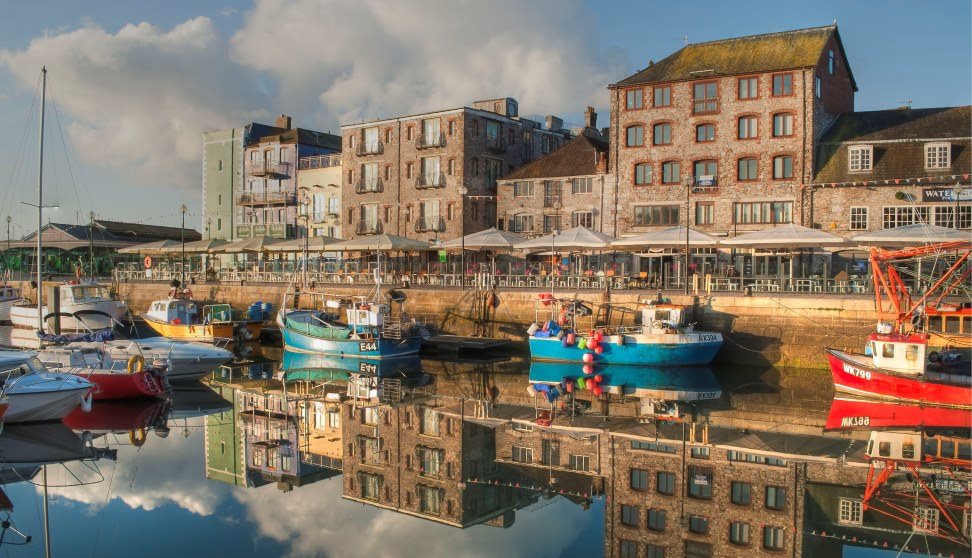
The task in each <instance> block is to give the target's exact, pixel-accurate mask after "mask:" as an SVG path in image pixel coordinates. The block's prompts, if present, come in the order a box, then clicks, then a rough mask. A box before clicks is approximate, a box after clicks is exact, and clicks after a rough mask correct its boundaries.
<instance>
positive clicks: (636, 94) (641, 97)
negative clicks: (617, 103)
mask: <svg viewBox="0 0 972 558" xmlns="http://www.w3.org/2000/svg"><path fill="white" fill-rule="evenodd" d="M644 102H645V94H644V91H642V90H641V89H632V90H630V91H628V92H627V93H626V94H625V103H624V107H625V108H626V109H628V110H632V109H640V108H642V107H643V106H644Z"/></svg>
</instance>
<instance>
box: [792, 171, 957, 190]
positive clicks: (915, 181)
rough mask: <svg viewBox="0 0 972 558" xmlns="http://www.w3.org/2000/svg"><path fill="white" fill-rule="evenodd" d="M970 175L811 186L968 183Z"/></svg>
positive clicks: (831, 183) (829, 183)
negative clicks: (936, 182)
mask: <svg viewBox="0 0 972 558" xmlns="http://www.w3.org/2000/svg"><path fill="white" fill-rule="evenodd" d="M969 176H970V174H968V173H965V174H951V175H949V174H943V175H940V176H920V177H912V178H887V179H879V180H857V181H854V182H819V183H813V184H810V185H811V186H820V187H823V188H836V187H838V186H880V185H888V184H902V183H904V184H916V185H917V184H921V183H922V182H934V181H943V182H944V181H953V180H955V181H958V180H964V181H966V182H968V180H969Z"/></svg>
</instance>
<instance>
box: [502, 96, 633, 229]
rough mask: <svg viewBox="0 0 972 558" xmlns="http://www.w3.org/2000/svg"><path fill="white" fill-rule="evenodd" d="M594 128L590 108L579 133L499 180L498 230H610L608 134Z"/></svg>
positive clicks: (611, 197)
mask: <svg viewBox="0 0 972 558" xmlns="http://www.w3.org/2000/svg"><path fill="white" fill-rule="evenodd" d="M596 126H597V115H596V114H595V113H594V109H593V108H592V107H588V108H587V114H586V122H585V127H584V130H583V131H582V132H581V134H580V135H578V136H577V137H576V138H574V139H572V140H570V141H569V142H567V143H566V144H564V146H563V147H561V148H559V149H556V150H554V151H553V152H551V153H550V154H549V155H545V156H543V157H541V158H539V159H537V160H535V161H532V162H530V163H527V164H526V165H523V166H522V167H520V168H518V169H516V170H515V171H513V172H512V173H510V174H508V175H506V176H505V177H503V179H502V180H500V181H498V182H497V188H496V194H497V196H496V197H497V202H496V203H497V227H498V228H500V229H505V230H509V231H513V232H518V233H520V234H523V235H525V236H539V235H544V234H549V233H550V232H551V231H553V230H554V229H567V228H571V227H576V226H585V227H587V228H589V229H592V230H596V231H599V232H603V233H606V234H610V233H611V232H612V231H613V228H612V227H613V221H612V219H611V218H610V216H611V215H613V212H612V210H611V208H612V207H613V205H614V195H615V191H616V189H615V175H614V174H613V173H611V172H609V171H608V168H609V161H608V151H609V147H608V141H607V137H605V136H602V135H601V134H600V133H599V132H598V131H597V128H596ZM605 215H608V218H607V219H605Z"/></svg>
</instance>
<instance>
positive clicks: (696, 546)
mask: <svg viewBox="0 0 972 558" xmlns="http://www.w3.org/2000/svg"><path fill="white" fill-rule="evenodd" d="M711 556H712V545H710V544H708V543H701V542H696V541H685V558H710V557H711Z"/></svg>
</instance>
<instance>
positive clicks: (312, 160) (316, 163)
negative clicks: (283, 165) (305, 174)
mask: <svg viewBox="0 0 972 558" xmlns="http://www.w3.org/2000/svg"><path fill="white" fill-rule="evenodd" d="M340 166H341V154H340V153H335V154H333V155H311V156H309V157H301V158H300V161H298V163H297V168H298V169H300V170H310V169H326V168H328V167H340Z"/></svg>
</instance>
